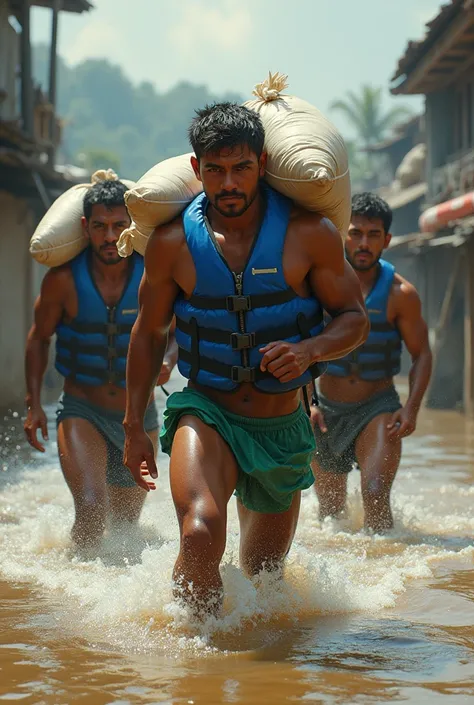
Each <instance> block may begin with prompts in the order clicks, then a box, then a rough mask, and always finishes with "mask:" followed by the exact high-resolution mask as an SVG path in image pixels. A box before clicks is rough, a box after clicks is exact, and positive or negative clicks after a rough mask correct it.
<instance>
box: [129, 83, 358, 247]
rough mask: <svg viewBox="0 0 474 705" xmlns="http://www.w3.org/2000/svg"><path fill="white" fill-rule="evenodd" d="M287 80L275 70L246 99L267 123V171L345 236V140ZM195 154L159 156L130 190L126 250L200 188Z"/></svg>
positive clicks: (143, 240)
mask: <svg viewBox="0 0 474 705" xmlns="http://www.w3.org/2000/svg"><path fill="white" fill-rule="evenodd" d="M286 88H287V81H286V76H284V75H282V74H279V73H276V74H270V75H269V77H268V78H267V79H266V80H265V81H263V82H262V83H260V84H258V85H257V86H256V87H255V90H254V96H255V98H254V99H252V100H249V101H247V102H246V103H245V106H246V107H247V108H249V110H252V111H253V112H256V113H257V114H258V115H259V116H260V119H261V124H262V126H263V128H264V131H265V142H264V145H263V147H264V149H265V151H266V152H267V166H266V172H265V175H264V179H265V181H266V182H267V183H268V184H269V185H270V186H272V187H273V188H274V189H275V190H276V191H278V192H279V193H281V194H282V195H284V196H287V197H288V198H290V199H291V200H292V201H293V202H294V203H295V204H296V205H299V206H302V207H303V208H305V209H307V210H309V211H313V212H316V213H320V214H321V215H323V216H324V217H327V218H329V219H330V220H331V222H332V223H333V224H334V225H335V226H336V228H337V229H338V230H339V232H340V233H341V235H342V237H345V235H346V233H347V228H348V226H349V219H350V212H351V209H350V199H351V186H350V176H349V163H348V156H347V150H346V147H345V144H344V140H343V138H342V137H341V135H340V134H339V132H338V131H337V130H336V128H335V127H334V125H333V124H332V123H331V122H330V121H329V120H328V119H327V118H326V117H325V116H324V115H323V114H322V113H321V112H320V111H319V110H318V109H317V108H315V107H314V106H312V105H310V104H309V103H307V102H306V101H304V100H301V99H300V98H296V97H294V96H291V95H287V94H286V93H285V92H284V91H285V89H286ZM191 129H193V128H191ZM190 138H192V135H191V134H190ZM233 139H234V138H233ZM258 139H260V137H259V136H258V134H255V135H254V137H252V140H256V145H257V142H258ZM191 143H192V139H191ZM257 146H258V145H257ZM191 156H192V155H191V154H183V155H181V156H177V157H173V158H171V159H167V160H165V161H163V162H160V163H158V164H157V165H156V166H154V167H153V168H152V169H150V170H149V171H148V172H147V173H146V174H144V175H143V176H142V177H141V179H139V181H138V182H137V184H136V185H135V186H134V187H133V188H132V189H130V191H129V192H128V193H127V194H126V196H125V201H126V204H127V208H128V210H129V212H130V215H131V218H132V221H133V222H132V225H131V227H130V228H128V229H127V230H125V231H124V233H123V234H122V237H121V238H120V241H119V244H118V249H119V252H120V254H121V255H122V256H124V257H126V256H128V255H130V254H131V252H132V250H133V249H135V250H136V251H137V252H140V253H141V254H143V253H144V252H145V247H146V243H147V241H148V238H149V236H150V235H151V233H152V232H153V230H154V229H155V227H157V226H158V225H162V224H163V223H167V222H169V221H171V220H172V219H173V218H174V217H176V216H177V215H179V213H181V212H182V211H183V210H184V209H185V208H186V206H187V205H188V204H189V203H190V202H191V201H192V200H193V198H195V196H197V195H198V194H199V193H201V191H202V184H201V182H200V181H199V180H198V179H197V178H196V175H195V173H194V171H193V169H192V167H191V163H190V158H191Z"/></svg>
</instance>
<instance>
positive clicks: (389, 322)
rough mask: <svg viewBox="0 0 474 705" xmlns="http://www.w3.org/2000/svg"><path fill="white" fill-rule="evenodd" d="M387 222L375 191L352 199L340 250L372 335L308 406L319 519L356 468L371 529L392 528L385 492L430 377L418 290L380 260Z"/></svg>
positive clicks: (336, 507)
mask: <svg viewBox="0 0 474 705" xmlns="http://www.w3.org/2000/svg"><path fill="white" fill-rule="evenodd" d="M391 223H392V212H391V210H390V207H389V206H388V204H387V203H386V202H385V201H384V200H382V199H381V198H380V197H379V196H377V195H376V194H373V193H361V194H358V195H355V196H353V199H352V218H351V225H350V228H349V234H348V237H347V240H346V245H345V248H346V256H347V259H348V261H349V262H350V263H351V265H352V266H353V268H354V270H355V271H356V274H357V276H358V278H359V281H360V283H361V286H362V292H363V294H364V297H365V304H366V307H367V312H368V315H369V319H370V334H369V337H368V338H367V340H366V341H365V343H364V344H363V345H362V346H361V347H359V348H357V350H354V351H353V352H351V353H350V354H349V355H346V356H345V357H343V358H340V359H338V360H334V361H332V362H330V363H329V365H328V369H327V371H326V373H325V375H324V376H323V377H321V379H320V380H319V390H320V395H319V405H318V406H315V405H314V406H313V408H312V420H313V423H314V425H315V434H316V456H315V457H316V461H315V463H314V466H313V467H314V474H315V479H316V484H315V486H316V491H317V494H318V498H319V511H320V517H321V518H324V517H326V516H337V515H339V514H340V513H341V512H342V511H343V509H344V507H345V502H346V487H347V476H348V473H349V472H350V471H351V469H352V467H353V466H354V465H358V467H359V469H360V471H361V488H362V500H363V504H364V513H365V526H366V528H368V529H372V530H374V531H377V532H382V531H385V530H387V529H390V528H391V527H392V525H393V519H392V513H391V509H390V491H391V488H392V484H393V481H394V479H395V475H396V472H397V470H398V465H399V463H400V454H401V447H402V439H403V438H404V437H406V436H409V435H410V434H411V433H413V431H414V430H415V427H416V419H417V415H418V411H419V409H420V406H421V402H422V400H423V396H424V393H425V391H426V388H427V386H428V382H429V379H430V375H431V351H430V346H429V341H428V330H427V326H426V323H425V321H424V320H423V317H422V314H421V303H420V298H419V296H418V293H417V292H416V290H415V288H414V287H413V286H412V285H411V284H410V283H409V282H407V281H406V279H404V278H403V277H401V276H400V275H399V274H398V273H397V272H395V269H394V267H393V265H391V264H390V263H389V262H387V261H385V260H384V259H383V258H382V254H383V251H384V249H385V248H386V247H388V245H389V244H390V239H391V235H390V226H391ZM402 343H404V344H405V345H406V347H407V350H408V352H409V353H410V355H411V358H412V367H411V371H410V389H409V396H408V400H407V402H406V404H405V406H403V407H402V405H401V403H400V399H399V397H398V394H397V391H396V389H395V387H394V383H393V378H394V376H395V375H396V374H398V372H399V371H400V358H401V352H402ZM315 401H316V400H315Z"/></svg>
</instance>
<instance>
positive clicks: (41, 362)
mask: <svg viewBox="0 0 474 705" xmlns="http://www.w3.org/2000/svg"><path fill="white" fill-rule="evenodd" d="M48 351H49V341H45V340H39V339H38V338H35V337H33V336H31V335H30V336H28V340H27V343H26V352H25V379H26V399H25V401H26V405H27V407H28V408H30V407H34V406H40V405H41V385H42V383H43V377H44V373H45V372H46V367H47V366H48Z"/></svg>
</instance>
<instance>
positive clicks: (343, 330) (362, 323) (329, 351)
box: [304, 311, 369, 364]
mask: <svg viewBox="0 0 474 705" xmlns="http://www.w3.org/2000/svg"><path fill="white" fill-rule="evenodd" d="M368 334H369V322H368V318H367V315H366V314H365V312H363V311H347V312H346V313H341V314H340V315H339V316H336V317H335V318H333V319H332V321H331V322H330V323H329V324H328V325H327V327H326V328H325V329H324V332H323V333H321V335H318V336H316V337H315V338H310V339H309V340H307V341H304V342H306V343H307V345H308V350H309V354H310V357H311V362H312V364H313V363H314V362H326V361H329V360H337V359H338V358H340V357H344V356H345V355H348V354H349V353H350V352H352V351H353V350H355V348H358V347H359V346H360V345H362V343H363V342H364V341H365V340H366V338H367V336H368Z"/></svg>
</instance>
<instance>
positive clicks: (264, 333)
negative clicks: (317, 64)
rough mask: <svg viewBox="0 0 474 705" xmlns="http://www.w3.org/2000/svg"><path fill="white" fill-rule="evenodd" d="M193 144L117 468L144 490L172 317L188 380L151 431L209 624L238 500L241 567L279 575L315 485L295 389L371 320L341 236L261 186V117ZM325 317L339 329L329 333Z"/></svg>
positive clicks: (238, 110)
mask: <svg viewBox="0 0 474 705" xmlns="http://www.w3.org/2000/svg"><path fill="white" fill-rule="evenodd" d="M190 140H191V143H192V146H193V149H194V152H195V155H196V156H195V157H192V160H191V161H192V166H193V169H194V171H195V174H196V176H197V177H198V178H199V179H200V180H201V181H202V186H203V189H204V193H203V194H201V195H200V196H198V197H197V198H196V199H195V200H194V201H193V202H192V203H191V205H190V206H189V207H188V208H187V209H186V211H185V213H184V215H183V217H182V218H181V217H179V218H176V219H175V220H174V221H172V222H171V223H170V224H167V225H163V226H160V227H158V228H156V230H155V232H154V234H153V235H152V236H151V238H150V241H149V243H148V247H147V250H146V254H145V277H144V279H143V282H142V285H141V290H140V312H139V316H138V319H137V323H136V324H135V326H134V329H133V333H132V340H131V345H130V353H129V358H128V366H127V411H126V417H125V421H124V425H125V429H126V435H127V441H126V446H125V463H126V465H127V466H128V467H129V468H130V470H131V472H132V474H133V477H134V478H135V481H136V482H137V484H138V485H139V486H140V487H142V488H144V489H154V487H155V483H154V480H155V478H156V477H157V469H156V464H155V460H154V453H153V446H152V443H151V441H150V439H149V437H148V435H147V434H146V427H145V426H144V419H145V418H146V408H147V404H148V399H149V395H150V392H151V390H152V389H153V385H154V384H155V380H156V378H157V376H158V374H159V371H160V367H161V361H162V359H163V354H164V352H165V349H166V340H167V333H168V329H169V326H170V325H171V322H172V320H173V315H174V314H176V331H177V333H176V336H177V340H178V344H179V369H180V372H181V373H182V374H183V375H184V376H185V377H187V378H188V379H189V382H188V386H187V387H186V388H185V389H184V390H183V391H181V392H177V393H175V394H172V395H171V396H170V397H169V399H168V402H167V409H166V411H165V420H164V427H163V430H162V433H161V444H162V448H163V450H164V451H165V452H166V453H169V454H170V455H171V462H170V479H171V491H172V495H173V500H174V504H175V508H176V512H177V516H178V521H179V526H180V539H181V543H180V552H179V556H178V559H177V562H176V565H175V570H174V580H175V585H176V594H177V595H180V596H182V597H183V598H184V600H185V601H186V602H188V603H190V604H191V606H192V607H193V608H194V609H196V610H198V611H201V610H205V611H209V610H210V611H212V612H216V611H218V610H219V608H220V605H221V603H222V581H221V577H220V573H219V566H220V562H221V558H222V555H223V553H224V548H225V543H226V530H227V504H228V502H229V499H230V498H231V496H232V495H233V493H234V492H236V494H237V497H238V511H239V519H240V528H241V563H242V566H243V568H244V570H245V571H246V572H247V573H248V574H251V575H255V574H256V573H258V572H259V571H260V570H261V569H262V568H263V567H266V568H267V569H273V568H277V567H278V566H280V565H281V563H282V561H283V559H284V557H285V555H286V554H287V553H288V551H289V549H290V546H291V543H292V540H293V536H294V532H295V529H296V524H297V519H298V513H299V506H300V491H301V490H302V489H305V488H307V487H309V486H310V485H311V484H312V483H313V476H312V472H311V467H310V462H311V458H312V455H313V452H314V448H315V445H314V437H313V432H312V429H311V425H310V422H309V419H308V416H307V415H306V413H305V411H304V409H303V407H302V405H301V401H300V389H301V388H302V387H303V386H304V385H306V384H307V383H308V382H309V381H310V380H311V378H312V377H313V376H318V375H319V374H320V373H321V371H322V370H323V369H324V361H325V360H331V359H333V358H334V357H337V356H341V355H344V354H345V353H347V352H349V351H350V350H352V349H354V348H355V347H357V346H358V345H360V344H361V343H362V342H363V341H364V339H365V337H366V336H367V334H368V321H367V316H366V313H365V308H364V304H363V300H362V295H361V290H360V285H359V283H358V281H357V278H356V276H355V274H354V272H353V271H352V269H351V267H350V265H349V264H347V263H346V261H345V259H344V250H343V245H342V239H341V236H340V234H339V233H338V231H337V230H336V229H335V228H334V226H333V225H332V224H331V223H330V222H329V221H328V220H326V219H325V218H322V217H321V216H320V215H318V214H316V213H309V212H307V211H304V210H303V209H301V208H297V207H295V206H293V204H292V203H291V201H289V200H288V199H287V198H285V197H284V196H282V195H280V194H279V193H277V192H276V191H274V190H273V189H272V188H271V187H269V186H268V185H266V184H264V183H263V182H262V177H263V175H264V173H265V164H266V153H265V152H264V150H263V148H264V128H263V125H262V122H261V119H260V117H259V116H258V115H257V114H256V113H255V112H253V111H251V110H249V109H248V108H246V107H242V106H238V105H234V104H231V103H223V104H217V105H213V106H211V107H208V108H206V109H204V110H201V111H198V112H197V116H196V118H195V119H194V121H193V123H192V125H191V128H190ZM323 308H324V309H326V310H328V311H330V312H331V315H332V317H333V321H332V322H331V323H330V324H329V326H328V327H327V328H326V329H325V330H323V325H322V320H323V313H322V311H323ZM142 463H145V464H146V466H147V470H144V469H143V467H142ZM148 473H149V474H150V475H151V480H148V479H147V476H148Z"/></svg>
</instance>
